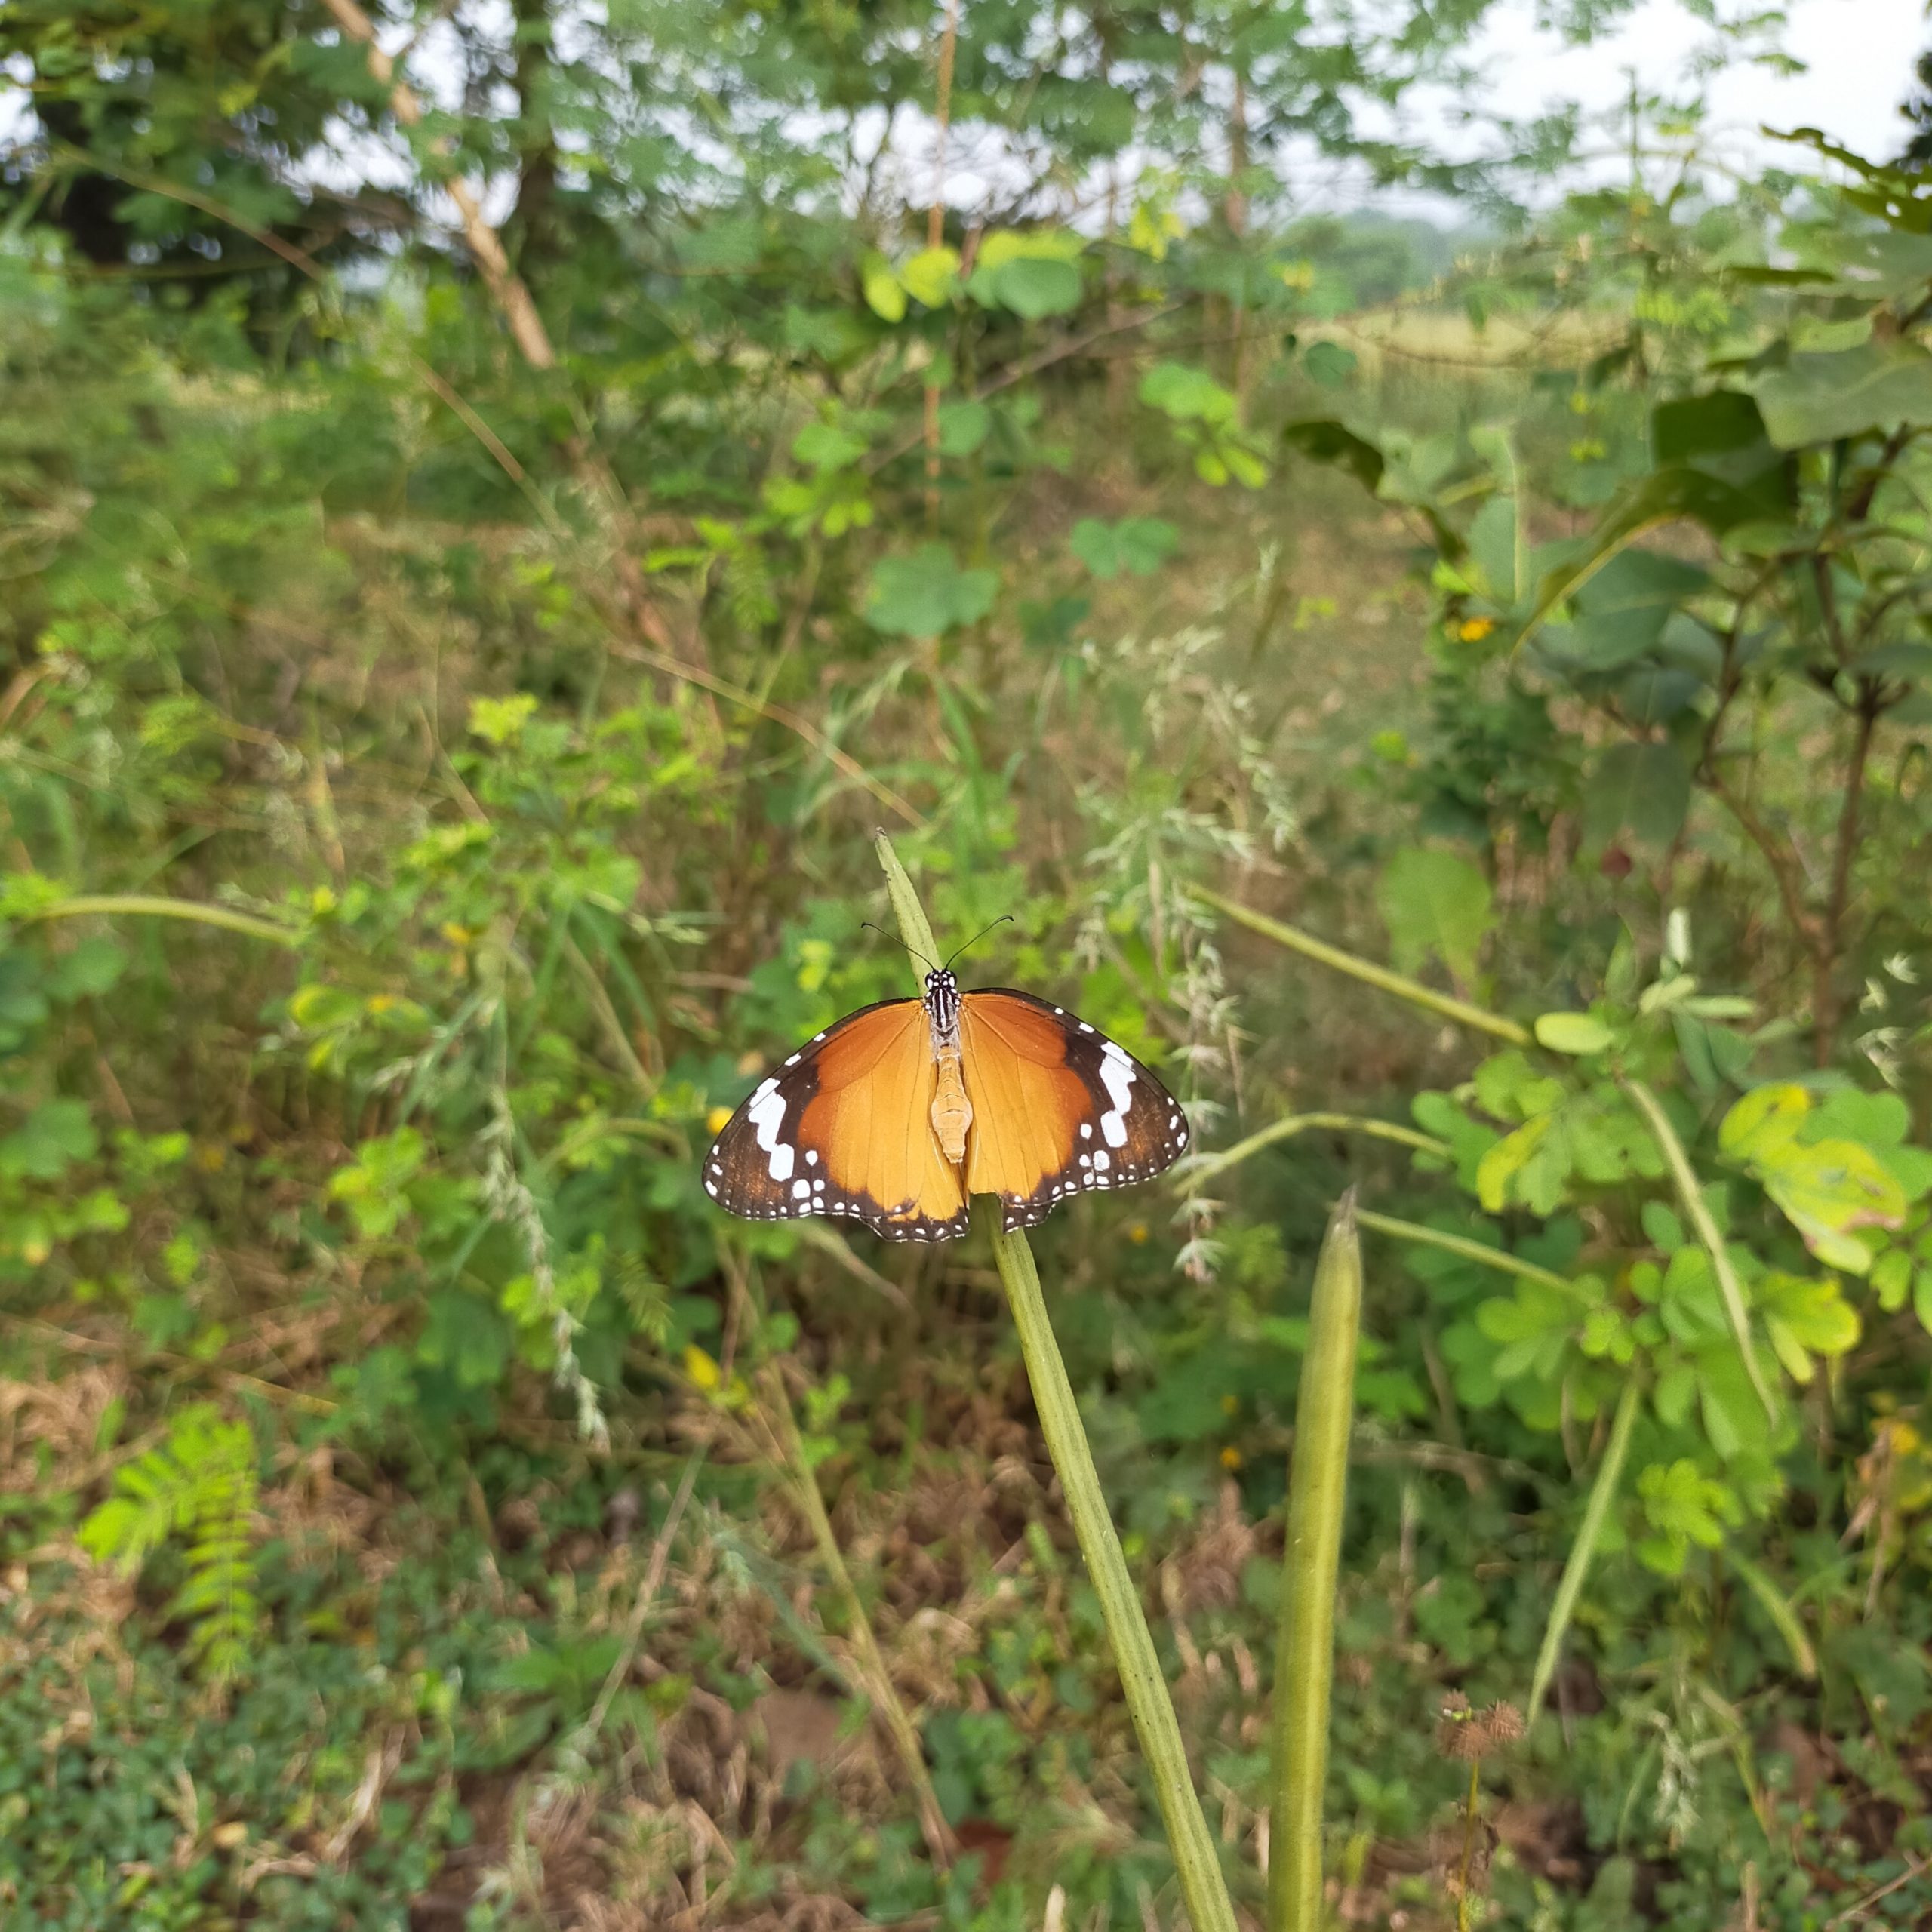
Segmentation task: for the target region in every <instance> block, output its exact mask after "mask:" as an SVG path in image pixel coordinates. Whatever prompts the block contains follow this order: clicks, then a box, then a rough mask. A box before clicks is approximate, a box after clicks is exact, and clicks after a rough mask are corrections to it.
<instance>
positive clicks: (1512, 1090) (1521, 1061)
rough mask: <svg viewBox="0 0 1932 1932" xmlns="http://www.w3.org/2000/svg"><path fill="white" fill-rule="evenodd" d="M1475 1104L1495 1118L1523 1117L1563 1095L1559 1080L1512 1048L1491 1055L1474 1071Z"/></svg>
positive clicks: (1544, 1108)
mask: <svg viewBox="0 0 1932 1932" xmlns="http://www.w3.org/2000/svg"><path fill="white" fill-rule="evenodd" d="M1473 1084H1474V1085H1475V1090H1476V1103H1477V1104H1478V1106H1480V1107H1481V1109H1482V1110H1483V1112H1484V1113H1486V1114H1492V1115H1494V1116H1495V1117H1496V1118H1497V1119H1498V1120H1527V1119H1529V1118H1531V1115H1535V1114H1546V1113H1548V1112H1549V1110H1550V1109H1551V1108H1552V1107H1553V1106H1555V1105H1556V1104H1557V1103H1558V1102H1559V1101H1560V1100H1561V1099H1562V1098H1563V1083H1562V1081H1560V1080H1556V1079H1553V1078H1552V1077H1551V1076H1550V1075H1549V1074H1547V1073H1546V1072H1544V1071H1543V1069H1542V1068H1541V1067H1540V1066H1537V1064H1536V1063H1535V1062H1534V1060H1531V1058H1530V1057H1529V1055H1528V1054H1526V1053H1524V1052H1522V1051H1520V1050H1519V1049H1518V1048H1515V1047H1506V1048H1504V1049H1503V1051H1502V1052H1501V1053H1500V1054H1491V1055H1490V1057H1488V1059H1487V1060H1484V1062H1483V1063H1481V1066H1478V1068H1477V1069H1476V1070H1475V1079H1474V1082H1473Z"/></svg>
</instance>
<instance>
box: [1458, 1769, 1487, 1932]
mask: <svg viewBox="0 0 1932 1932" xmlns="http://www.w3.org/2000/svg"><path fill="white" fill-rule="evenodd" d="M1481 1770H1482V1767H1481V1764H1480V1763H1479V1762H1478V1760H1476V1759H1475V1758H1471V1759H1470V1760H1469V1795H1468V1796H1467V1797H1466V1798H1464V1799H1463V1875H1462V1884H1461V1885H1460V1887H1459V1888H1458V1890H1457V1894H1456V1932H1469V1868H1470V1866H1472V1865H1473V1864H1474V1863H1475V1855H1476V1810H1477V1807H1478V1805H1479V1804H1481V1801H1482V1781H1481Z"/></svg>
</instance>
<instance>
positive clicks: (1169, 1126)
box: [960, 986, 1187, 1232]
mask: <svg viewBox="0 0 1932 1932" xmlns="http://www.w3.org/2000/svg"><path fill="white" fill-rule="evenodd" d="M960 1043H961V1048H962V1050H963V1055H964V1068H965V1076H966V1096H967V1098H968V1100H970V1101H971V1103H972V1106H973V1131H972V1142H971V1147H970V1149H969V1150H968V1155H967V1161H966V1186H967V1190H968V1192H969V1193H972V1194H995V1195H998V1197H999V1201H1000V1206H1001V1210H1002V1212H1003V1217H1004V1226H1005V1227H1006V1228H1007V1229H1008V1232H1011V1230H1012V1229H1015V1228H1023V1227H1031V1226H1033V1225H1034V1224H1035V1223H1036V1222H1039V1221H1042V1220H1044V1219H1045V1218H1046V1217H1047V1216H1048V1214H1050V1213H1051V1211H1053V1209H1054V1207H1056V1206H1057V1204H1059V1203H1060V1201H1063V1200H1066V1199H1067V1198H1069V1196H1071V1195H1075V1194H1078V1193H1080V1192H1083V1191H1084V1190H1085V1189H1090V1188H1111V1187H1124V1186H1128V1185H1129V1184H1130V1183H1133V1182H1135V1181H1142V1180H1148V1179H1149V1178H1151V1177H1152V1176H1153V1175H1155V1174H1159V1173H1160V1172H1161V1170H1162V1169H1163V1168H1167V1167H1169V1166H1171V1164H1173V1163H1174V1161H1176V1160H1177V1159H1178V1158H1180V1155H1182V1154H1183V1153H1184V1152H1186V1148H1187V1122H1186V1118H1184V1116H1183V1115H1182V1112H1181V1110H1180V1103H1179V1102H1177V1100H1175V1099H1174V1097H1173V1096H1172V1095H1171V1094H1169V1093H1168V1090H1167V1089H1166V1088H1164V1087H1163V1086H1162V1085H1161V1083H1160V1081H1158V1080H1157V1079H1155V1077H1154V1075H1152V1073H1150V1072H1149V1071H1148V1070H1147V1069H1146V1067H1144V1066H1142V1065H1141V1063H1140V1061H1138V1060H1136V1059H1135V1058H1134V1056H1133V1055H1132V1054H1130V1053H1129V1052H1128V1051H1127V1049H1126V1048H1124V1047H1122V1046H1120V1045H1118V1044H1116V1043H1115V1041H1112V1040H1110V1039H1109V1038H1107V1036H1106V1035H1105V1034H1104V1033H1103V1032H1099V1031H1098V1030H1097V1029H1096V1028H1094V1026H1091V1025H1089V1024H1088V1022H1086V1021H1085V1020H1081V1019H1080V1018H1078V1017H1077V1016H1076V1015H1075V1014H1070V1013H1068V1012H1066V1011H1063V1009H1062V1008H1059V1007H1057V1006H1050V1005H1048V1003H1047V1002H1046V1001H1044V1000H1040V999H1035V998H1034V997H1033V995H1032V994H1031V993H1023V992H1014V990H1012V989H1011V988H1009V987H1004V986H1002V987H996V988H994V989H991V990H989V991H987V992H971V993H968V994H967V995H965V997H964V1000H963V1001H962V1002H961V1017H960Z"/></svg>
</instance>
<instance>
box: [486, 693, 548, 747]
mask: <svg viewBox="0 0 1932 1932" xmlns="http://www.w3.org/2000/svg"><path fill="white" fill-rule="evenodd" d="M535 715H537V700H536V699H535V698H534V697H531V694H529V692H528V691H517V692H515V693H514V694H512V695H511V696H510V697H475V698H472V699H471V700H470V701H469V728H470V730H471V731H472V732H474V733H475V735H476V736H477V737H479V738H481V739H483V740H485V741H486V742H487V743H490V744H493V745H507V744H512V743H515V741H516V740H517V739H518V738H519V737H521V736H522V735H523V728H524V727H525V725H526V724H528V723H529V722H530V721H531V718H534V716H535Z"/></svg>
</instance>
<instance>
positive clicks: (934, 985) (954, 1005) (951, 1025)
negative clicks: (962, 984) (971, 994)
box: [925, 966, 959, 1038]
mask: <svg viewBox="0 0 1932 1932" xmlns="http://www.w3.org/2000/svg"><path fill="white" fill-rule="evenodd" d="M925 999H926V1011H927V1012H928V1013H929V1014H931V1016H932V1022H933V1026H934V1030H935V1031H936V1032H938V1034H939V1035H940V1037H941V1038H946V1037H948V1036H949V1035H951V1034H952V1032H954V1030H955V1029H956V1028H957V1027H958V1024H959V982H958V980H957V979H956V978H955V977H954V976H953V975H952V974H951V973H950V972H949V971H947V969H946V968H945V967H943V966H942V967H940V968H938V969H937V971H934V972H931V973H928V974H927V975H926V993H925Z"/></svg>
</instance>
